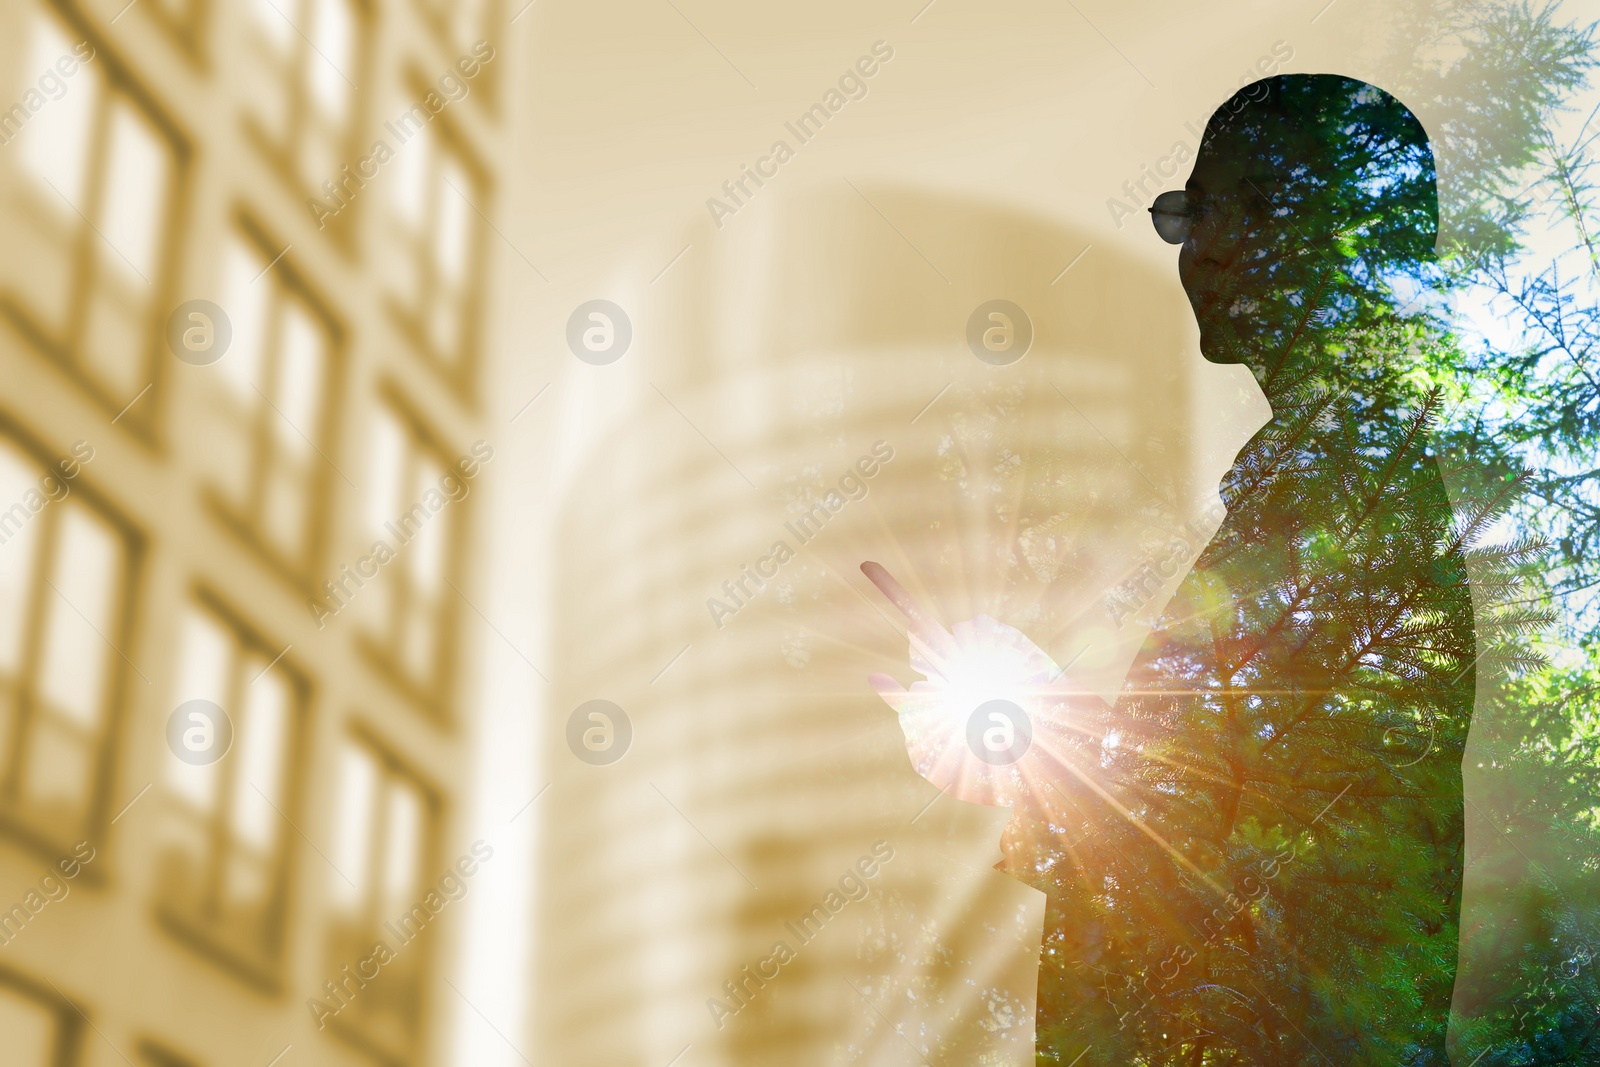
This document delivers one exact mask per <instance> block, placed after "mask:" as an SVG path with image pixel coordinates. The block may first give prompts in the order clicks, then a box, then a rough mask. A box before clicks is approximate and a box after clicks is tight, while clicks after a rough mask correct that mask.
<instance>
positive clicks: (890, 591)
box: [861, 559, 956, 658]
mask: <svg viewBox="0 0 1600 1067" xmlns="http://www.w3.org/2000/svg"><path fill="white" fill-rule="evenodd" d="M861 573H862V574H865V575H866V576H867V580H868V581H869V582H871V583H872V584H873V585H875V586H877V587H878V590H879V592H881V593H882V594H883V595H884V596H885V597H886V598H888V601H889V603H891V604H893V605H894V606H895V607H897V608H899V609H900V614H902V615H904V616H905V617H906V621H907V622H908V623H910V625H911V630H912V632H913V633H914V634H915V635H916V636H917V637H919V638H920V639H921V640H922V643H923V644H924V645H926V646H927V647H928V648H929V649H930V650H931V651H932V652H933V653H934V654H935V655H937V656H940V657H944V658H950V657H953V656H954V655H955V652H956V640H955V638H954V637H953V636H952V635H951V633H950V631H949V630H946V629H945V628H944V627H943V626H941V625H940V624H939V620H938V618H937V617H936V616H935V615H934V614H933V612H931V611H929V610H928V609H927V608H925V607H923V605H922V602H921V601H920V600H918V599H917V598H916V597H914V596H912V595H911V594H910V593H909V592H907V591H906V587H905V586H903V585H901V584H900V583H899V582H898V581H896V580H895V577H894V575H892V574H890V573H889V572H888V570H887V569H885V568H884V566H883V564H881V563H874V562H873V561H872V560H870V559H869V560H867V561H866V562H864V563H862V564H861Z"/></svg>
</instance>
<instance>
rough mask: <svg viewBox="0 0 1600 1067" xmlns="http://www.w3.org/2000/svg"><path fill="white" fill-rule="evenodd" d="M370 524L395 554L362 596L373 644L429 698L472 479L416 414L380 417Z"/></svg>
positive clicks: (370, 476) (386, 411) (441, 657)
mask: <svg viewBox="0 0 1600 1067" xmlns="http://www.w3.org/2000/svg"><path fill="white" fill-rule="evenodd" d="M371 440H372V446H371V449H370V462H371V467H370V468H369V469H368V471H367V475H366V481H367V509H366V511H367V513H366V522H365V526H366V528H367V531H368V532H369V533H370V535H371V536H372V537H375V538H377V539H379V540H381V541H382V542H383V543H384V544H385V545H386V546H387V547H388V549H389V552H390V555H391V556H392V558H390V559H388V560H387V561H386V562H384V563H383V564H382V567H381V570H380V571H379V572H378V574H377V577H376V579H375V580H373V581H372V582H371V583H369V584H370V586H371V588H370V589H363V590H361V591H360V592H359V596H360V597H361V598H362V601H363V603H364V608H363V611H364V616H363V617H364V619H365V625H366V630H367V634H368V637H369V640H368V642H367V644H368V647H369V649H370V650H371V651H372V652H373V653H374V654H375V655H376V656H377V657H378V659H379V660H380V662H381V663H382V664H383V665H384V666H385V667H386V668H387V669H388V670H389V671H390V672H391V673H392V674H394V675H396V676H398V677H399V678H400V679H401V680H402V681H403V682H405V683H407V684H408V686H409V687H410V688H411V689H412V690H414V691H415V692H416V693H417V694H418V695H420V696H421V697H423V698H424V699H426V700H428V701H429V702H430V703H432V702H436V701H437V700H438V699H439V697H440V695H441V692H442V689H443V686H444V681H445V676H446V670H445V667H446V662H447V658H448V654H449V652H450V642H449V640H448V636H449V626H450V623H451V620H452V619H453V618H454V614H453V612H452V611H451V610H450V608H451V605H452V601H451V600H450V599H449V597H450V595H451V594H452V590H451V589H450V586H449V581H448V570H449V563H450V558H451V553H452V552H453V551H454V550H455V544H456V541H457V538H458V536H459V534H458V531H460V530H461V529H463V528H464V527H463V525H462V517H463V513H462V510H461V509H462V507H463V504H462V500H463V499H464V498H465V496H466V494H467V483H466V481H465V480H464V479H462V478H461V477H459V473H458V472H457V471H456V470H455V468H454V467H453V466H452V464H451V461H450V460H449V459H448V458H447V456H446V455H445V453H444V452H443V450H442V449H440V448H439V447H437V446H436V445H434V444H433V443H432V438H431V437H430V436H429V435H428V433H427V432H426V431H425V430H424V429H423V428H422V426H421V424H420V423H419V422H417V421H416V420H415V419H414V418H412V417H410V416H409V415H407V414H405V413H404V412H402V411H401V410H399V409H398V408H396V407H394V406H392V405H385V406H383V407H380V408H379V409H378V411H377V413H376V416H375V418H374V425H373V431H372V439H371Z"/></svg>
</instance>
